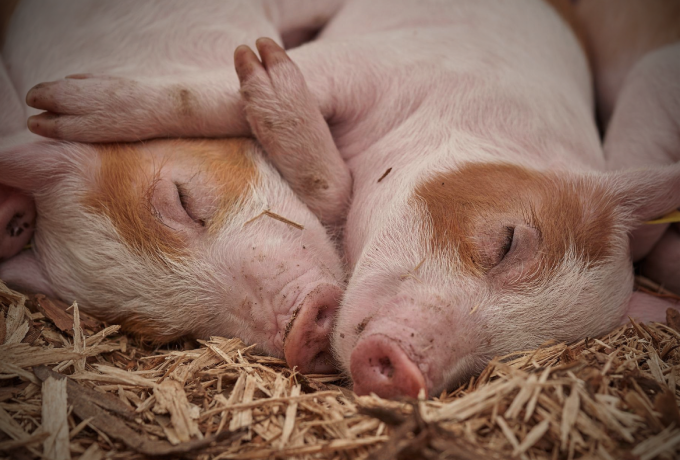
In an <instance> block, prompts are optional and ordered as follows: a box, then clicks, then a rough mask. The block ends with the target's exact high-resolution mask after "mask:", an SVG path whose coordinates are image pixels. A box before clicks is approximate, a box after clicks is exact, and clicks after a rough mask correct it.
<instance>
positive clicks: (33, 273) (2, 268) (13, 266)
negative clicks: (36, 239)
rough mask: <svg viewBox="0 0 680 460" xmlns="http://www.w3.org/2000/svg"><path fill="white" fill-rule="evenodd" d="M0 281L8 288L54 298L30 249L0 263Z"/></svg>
mask: <svg viewBox="0 0 680 460" xmlns="http://www.w3.org/2000/svg"><path fill="white" fill-rule="evenodd" d="M0 280H2V281H3V282H4V283H5V284H7V285H9V286H10V287H14V288H20V289H22V290H26V291H29V292H34V293H40V294H45V295H48V296H53V297H54V292H53V291H52V288H51V286H50V283H49V281H48V280H47V278H46V277H45V273H44V272H43V270H42V266H41V265H40V263H39V262H38V259H37V258H36V257H35V254H34V253H33V251H32V250H30V249H27V250H24V251H22V252H21V253H20V254H18V255H16V256H14V257H12V258H11V259H9V260H7V261H6V262H2V263H0Z"/></svg>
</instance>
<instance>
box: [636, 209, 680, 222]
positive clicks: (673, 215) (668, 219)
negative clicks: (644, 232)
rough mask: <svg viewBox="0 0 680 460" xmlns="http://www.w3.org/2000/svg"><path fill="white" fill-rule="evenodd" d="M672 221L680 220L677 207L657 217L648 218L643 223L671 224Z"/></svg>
mask: <svg viewBox="0 0 680 460" xmlns="http://www.w3.org/2000/svg"><path fill="white" fill-rule="evenodd" d="M673 222H680V210H678V209H676V210H675V211H671V212H669V213H668V214H666V215H665V216H663V217H659V218H658V219H654V220H649V221H647V222H645V224H671V223H673Z"/></svg>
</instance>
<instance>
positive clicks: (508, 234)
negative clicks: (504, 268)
mask: <svg viewBox="0 0 680 460" xmlns="http://www.w3.org/2000/svg"><path fill="white" fill-rule="evenodd" d="M504 230H505V238H504V239H503V245H502V246H501V250H500V251H499V253H498V255H499V256H500V257H499V259H498V261H499V262H500V261H502V260H503V259H504V258H505V256H507V255H508V252H510V249H511V248H512V240H513V237H514V235H515V227H505V229H504Z"/></svg>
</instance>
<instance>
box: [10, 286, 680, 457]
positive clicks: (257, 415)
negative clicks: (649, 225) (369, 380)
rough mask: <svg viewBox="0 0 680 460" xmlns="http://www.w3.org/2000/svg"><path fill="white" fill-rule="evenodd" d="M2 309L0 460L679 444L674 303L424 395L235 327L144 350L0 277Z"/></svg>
mask: <svg viewBox="0 0 680 460" xmlns="http://www.w3.org/2000/svg"><path fill="white" fill-rule="evenodd" d="M646 289H653V288H646ZM46 305H48V306H47V307H45V306H46ZM39 306H40V307H39ZM0 310H1V314H0V317H1V318H2V321H0V338H2V342H1V344H0V432H1V433H0V457H2V458H38V457H43V458H48V459H49V458H80V459H83V460H101V459H104V458H107V459H121V460H122V459H143V458H153V457H161V456H166V457H172V458H178V457H182V458H192V459H193V458H195V459H200V460H214V459H260V458H261V459H264V458H275V457H278V458H290V457H293V458H303V459H306V458H315V459H319V458H322V459H349V458H352V459H354V458H358V459H367V458H372V459H393V458H396V459H411V458H443V459H459V460H460V459H462V460H473V459H479V458H488V459H502V458H508V457H509V456H512V457H514V458H521V459H532V460H534V459H546V460H547V459H565V460H567V459H572V458H573V459H596V458H601V459H607V460H609V459H619V458H631V459H632V458H639V459H642V460H652V459H656V458H659V459H673V458H679V457H680V410H679V405H680V386H679V385H678V383H677V382H678V378H679V377H680V331H679V330H677V329H675V328H674V327H673V325H674V324H677V321H676V320H675V319H673V318H675V317H674V316H672V314H671V315H670V316H669V318H670V320H669V325H665V324H659V323H649V324H639V323H636V322H635V321H631V323H629V324H627V325H626V326H622V327H620V328H618V329H616V330H614V331H612V332H611V333H609V334H607V335H605V336H604V337H599V338H588V339H584V340H581V341H579V342H577V343H573V344H564V343H555V342H550V343H546V344H544V345H543V346H541V347H539V348H537V349H534V350H525V351H522V352H516V353H512V354H510V355H507V356H503V357H497V358H495V359H493V360H492V361H491V362H490V363H489V364H488V366H487V367H486V368H485V369H484V370H483V371H482V372H481V373H480V374H479V375H478V376H475V377H474V378H473V379H471V380H470V381H469V382H467V383H465V384H463V385H461V386H460V387H458V388H455V389H453V391H451V392H448V393H443V394H442V395H440V396H439V397H436V398H432V399H429V400H401V401H389V400H384V399H381V398H379V397H376V396H374V395H373V396H361V397H357V396H356V395H355V394H354V393H352V392H351V391H350V389H348V388H347V387H345V386H343V384H344V383H346V380H343V379H342V376H340V375H336V376H303V375H300V374H298V373H296V372H295V371H293V370H291V369H289V368H288V367H286V366H285V363H284V362H283V361H281V360H279V359H276V358H271V357H267V356H261V355H258V354H257V353H256V352H255V351H254V349H253V347H252V346H249V347H246V346H244V344H243V343H241V342H240V341H239V340H238V339H226V338H222V337H213V338H211V339H210V340H207V341H198V342H187V343H174V344H170V345H166V346H163V347H154V346H152V345H149V344H147V343H144V342H142V341H140V340H139V339H137V338H135V337H132V336H126V335H125V334H123V333H122V332H121V331H120V330H119V327H118V326H116V325H105V324H101V323H98V322H96V321H95V320H93V319H92V318H89V317H86V315H85V314H84V313H83V312H81V311H80V310H79V309H78V306H77V304H74V305H73V306H72V308H71V307H69V306H67V305H66V304H63V303H60V302H58V301H56V300H54V299H49V298H47V297H45V296H24V295H22V294H20V293H17V292H14V291H12V290H10V289H8V288H7V287H6V286H4V285H3V284H2V283H0ZM66 321H70V323H69V324H66ZM674 321H675V322H674ZM31 331H37V332H36V333H33V337H29V336H30V335H31V334H32V332H31Z"/></svg>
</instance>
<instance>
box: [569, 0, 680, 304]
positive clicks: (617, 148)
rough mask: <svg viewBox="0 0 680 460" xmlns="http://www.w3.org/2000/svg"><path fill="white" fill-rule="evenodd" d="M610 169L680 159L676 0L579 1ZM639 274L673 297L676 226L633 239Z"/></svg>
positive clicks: (678, 277) (678, 244)
mask: <svg viewBox="0 0 680 460" xmlns="http://www.w3.org/2000/svg"><path fill="white" fill-rule="evenodd" d="M575 11H576V13H577V17H578V20H579V22H580V23H581V24H582V29H583V30H584V34H585V36H586V39H587V42H588V45H589V48H590V50H591V55H592V61H593V70H594V80H595V88H596V96H597V102H598V110H599V114H600V121H601V123H602V125H603V126H606V132H605V141H604V150H605V155H606V159H607V165H608V167H609V168H610V169H614V170H616V169H624V168H632V167H646V166H650V165H659V166H663V165H672V164H674V163H678V162H679V161H680V2H679V1H677V0H671V1H651V2H636V1H606V0H594V1H581V2H578V3H577V4H576V6H575ZM631 245H632V255H633V259H634V260H636V261H637V260H641V259H642V258H643V257H644V258H645V259H644V260H643V261H642V262H641V264H640V270H641V272H642V274H644V275H645V276H648V277H650V278H652V279H654V280H655V281H657V282H659V283H660V284H662V285H663V286H664V287H666V288H668V289H671V290H673V291H674V292H676V293H680V232H679V231H678V224H675V225H671V226H669V225H654V226H644V227H642V228H640V229H638V230H637V231H636V232H634V233H633V236H632V241H631Z"/></svg>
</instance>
